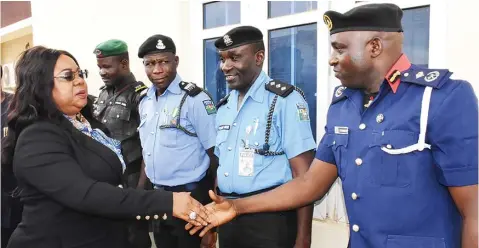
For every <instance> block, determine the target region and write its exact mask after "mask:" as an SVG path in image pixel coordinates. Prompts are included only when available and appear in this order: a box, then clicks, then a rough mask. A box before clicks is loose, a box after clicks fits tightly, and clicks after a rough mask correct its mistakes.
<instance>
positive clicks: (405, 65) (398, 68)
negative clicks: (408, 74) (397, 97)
mask: <svg viewBox="0 0 479 248" xmlns="http://www.w3.org/2000/svg"><path fill="white" fill-rule="evenodd" d="M410 67H411V62H410V61H409V59H408V58H407V56H406V55H405V54H402V55H401V57H399V59H398V60H397V61H396V63H394V65H393V66H392V67H391V69H389V71H388V73H386V76H385V77H384V78H385V79H386V81H387V82H388V84H389V86H390V87H391V90H392V91H393V93H396V91H397V89H398V87H399V84H400V83H401V73H402V72H404V71H406V70H408V69H409V68H410Z"/></svg>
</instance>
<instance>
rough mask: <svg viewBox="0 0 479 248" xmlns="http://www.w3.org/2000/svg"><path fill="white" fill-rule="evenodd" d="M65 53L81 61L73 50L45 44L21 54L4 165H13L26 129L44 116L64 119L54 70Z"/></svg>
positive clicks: (5, 145)
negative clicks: (55, 96)
mask: <svg viewBox="0 0 479 248" xmlns="http://www.w3.org/2000/svg"><path fill="white" fill-rule="evenodd" d="M61 55H66V56H68V57H70V58H72V59H73V60H74V61H75V63H76V64H77V65H78V61H77V60H76V59H75V58H74V57H73V55H71V54H70V53H68V52H66V51H62V50H56V49H51V48H46V47H43V46H35V47H32V48H30V49H27V50H25V51H24V52H23V53H22V54H20V57H19V59H18V61H17V62H16V65H15V79H16V84H17V88H16V90H15V94H14V96H13V99H12V101H11V103H10V106H9V108H8V118H7V126H8V135H7V137H5V138H4V139H3V140H2V169H9V168H10V169H11V166H12V164H13V155H14V151H15V145H16V141H17V138H18V136H19V135H20V133H21V132H22V130H23V129H25V128H26V127H28V126H29V125H30V124H32V123H34V122H35V121H37V120H40V119H48V120H51V121H54V122H59V121H60V120H61V118H62V113H61V112H60V111H59V110H58V108H57V105H56V104H55V102H54V100H53V97H52V91H53V86H54V80H53V77H54V75H53V71H54V69H55V65H56V63H57V60H58V58H59V57H60V56H61Z"/></svg>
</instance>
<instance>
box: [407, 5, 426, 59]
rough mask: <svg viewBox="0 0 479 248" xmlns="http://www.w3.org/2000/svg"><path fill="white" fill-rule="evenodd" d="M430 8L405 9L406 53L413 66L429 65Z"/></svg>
mask: <svg viewBox="0 0 479 248" xmlns="http://www.w3.org/2000/svg"><path fill="white" fill-rule="evenodd" d="M429 14H430V9H429V6H426V7H418V8H412V9H404V15H403V18H402V26H403V30H404V53H405V54H406V55H407V56H408V58H409V60H410V61H411V63H413V64H417V65H420V66H424V67H428V65H429Z"/></svg>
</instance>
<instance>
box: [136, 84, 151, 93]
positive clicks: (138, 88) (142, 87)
mask: <svg viewBox="0 0 479 248" xmlns="http://www.w3.org/2000/svg"><path fill="white" fill-rule="evenodd" d="M147 88H148V87H146V85H138V86H136V87H135V92H140V91H141V90H144V89H147Z"/></svg>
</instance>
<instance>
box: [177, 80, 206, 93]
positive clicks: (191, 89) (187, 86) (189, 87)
mask: <svg viewBox="0 0 479 248" xmlns="http://www.w3.org/2000/svg"><path fill="white" fill-rule="evenodd" d="M180 88H181V89H182V90H184V91H186V94H188V95H189V96H191V97H193V96H197V95H198V94H200V93H201V92H202V91H203V90H202V89H201V88H200V87H198V86H196V84H194V83H190V82H181V83H180Z"/></svg>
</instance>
